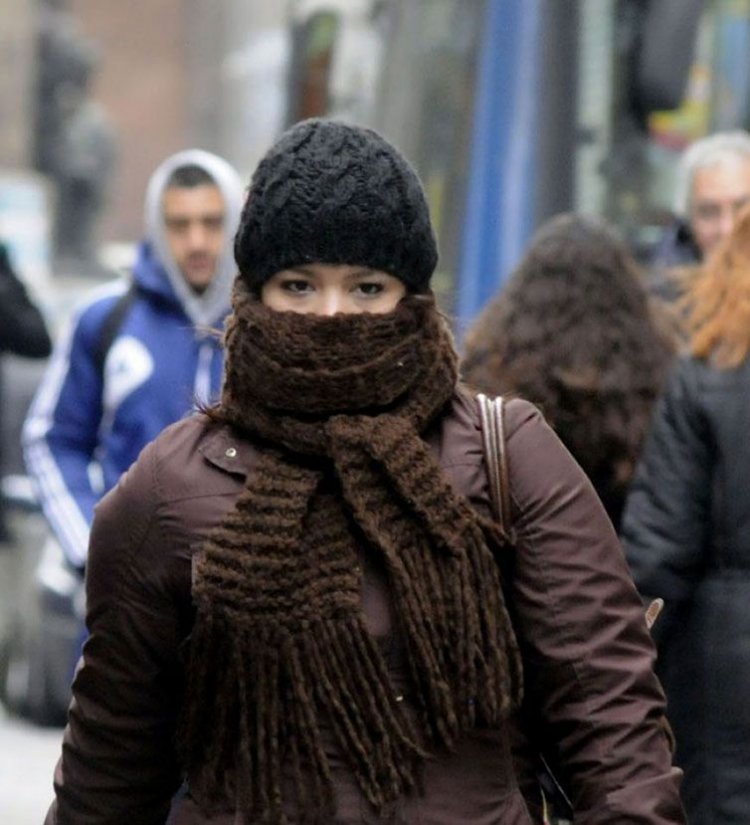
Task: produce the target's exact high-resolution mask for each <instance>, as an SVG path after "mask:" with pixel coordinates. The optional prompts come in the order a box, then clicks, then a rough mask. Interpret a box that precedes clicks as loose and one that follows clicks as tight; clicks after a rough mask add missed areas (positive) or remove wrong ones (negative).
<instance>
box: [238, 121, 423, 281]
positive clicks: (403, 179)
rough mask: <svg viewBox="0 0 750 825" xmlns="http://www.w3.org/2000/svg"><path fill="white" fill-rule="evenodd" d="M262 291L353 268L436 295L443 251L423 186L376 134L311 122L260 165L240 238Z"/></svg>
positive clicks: (249, 273)
mask: <svg viewBox="0 0 750 825" xmlns="http://www.w3.org/2000/svg"><path fill="white" fill-rule="evenodd" d="M235 258H236V261H237V265H238V266H239V269H240V273H241V274H242V276H243V277H244V278H245V279H246V281H247V283H248V284H249V285H251V286H253V287H254V288H256V289H257V288H258V287H260V286H261V285H262V284H263V283H265V282H266V281H267V280H268V279H269V278H270V277H271V276H272V275H273V274H274V273H276V272H279V271H281V270H283V269H289V268H291V267H294V266H299V265H304V264H309V263H326V264H353V265H362V266H367V267H370V268H372V269H379V270H382V271H384V272H388V273H390V274H392V275H395V276H396V277H397V278H399V279H400V280H402V281H403V282H404V283H405V284H406V285H407V286H408V287H409V288H410V289H411V290H412V291H414V292H422V291H424V290H426V289H427V287H428V283H429V280H430V276H431V275H432V273H433V271H434V269H435V266H436V264H437V246H436V243H435V236H434V233H433V231H432V225H431V223H430V216H429V211H428V208H427V203H426V200H425V196H424V191H423V189H422V185H421V183H420V181H419V178H418V177H417V174H416V172H415V171H414V169H413V168H412V167H411V166H410V165H409V163H408V162H407V161H406V159H405V158H404V157H403V156H402V155H401V154H400V153H399V152H398V151H397V150H396V149H395V148H394V147H393V146H392V145H391V144H389V143H388V142H387V141H386V140H384V139H383V138H382V137H381V136H380V135H378V134H377V133H376V132H373V131H372V130H370V129H365V128H362V127H358V126H352V125H349V124H345V123H340V122H336V121H328V120H320V119H312V120H306V121H302V122H301V123H298V124H297V125H296V126H293V127H292V128H291V129H289V130H288V131H287V132H286V133H285V134H284V135H282V136H281V138H280V139H279V140H278V141H277V142H276V143H275V144H274V146H273V147H272V148H271V150H270V151H269V152H268V153H267V154H266V155H265V157H264V158H263V160H261V162H260V164H259V165H258V167H257V169H256V171H255V174H254V175H253V179H252V181H251V184H250V191H249V193H248V197H247V201H246V202H245V207H244V209H243V212H242V216H241V219H240V228H239V231H238V232H237V236H236V238H235Z"/></svg>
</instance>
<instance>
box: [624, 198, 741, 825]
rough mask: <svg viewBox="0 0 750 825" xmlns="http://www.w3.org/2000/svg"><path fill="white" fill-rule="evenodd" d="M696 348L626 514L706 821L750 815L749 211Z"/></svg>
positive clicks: (698, 311) (693, 816) (716, 262)
mask: <svg viewBox="0 0 750 825" xmlns="http://www.w3.org/2000/svg"><path fill="white" fill-rule="evenodd" d="M683 304H684V309H685V311H686V315H685V317H686V319H687V331H688V334H689V341H690V352H689V354H687V355H686V356H685V357H683V358H681V359H680V360H679V361H678V362H677V363H676V365H675V368H674V370H673V372H672V374H671V376H670V378H669V380H668V382H667V385H666V388H665V392H664V397H663V398H662V399H661V401H660V402H659V404H658V406H657V408H656V412H655V416H654V422H653V425H652V429H651V432H650V434H649V437H648V440H647V442H646V445H645V447H644V451H643V457H642V460H641V463H640V465H639V467H638V470H637V472H636V475H635V478H634V480H633V487H632V490H631V493H630V495H629V497H628V502H627V507H626V510H625V516H624V520H623V539H624V543H625V549H626V552H627V557H628V561H629V562H630V565H631V569H632V571H633V576H634V578H635V581H636V584H637V585H638V587H639V589H640V590H641V591H642V592H643V594H644V595H648V594H658V595H659V596H662V597H663V598H664V600H665V602H666V605H665V609H664V617H663V618H662V619H660V620H659V625H657V640H658V643H659V649H660V669H661V673H662V675H663V679H664V686H665V690H666V692H667V697H668V699H669V715H670V721H671V722H672V725H673V728H674V732H675V737H676V740H677V752H676V757H675V758H676V759H677V761H678V763H679V764H680V765H681V766H682V767H683V768H684V769H685V791H684V794H685V807H686V809H687V811H688V814H689V819H690V822H691V823H694V825H703V823H711V825H724V823H730V822H732V823H734V822H744V821H746V819H747V815H748V811H750V709H749V708H748V702H747V700H746V692H747V686H748V684H750V647H749V646H748V640H750V611H749V610H748V599H749V598H750V576H749V575H748V570H749V569H750V537H749V534H748V521H749V519H750V494H748V489H749V488H748V468H750V440H749V439H748V436H747V430H748V421H749V420H750V358H749V357H748V354H749V353H750V210H745V211H744V212H743V213H742V214H741V215H740V216H739V217H738V219H737V222H736V224H735V226H734V229H733V230H732V233H731V234H730V236H729V237H728V238H727V239H725V240H724V241H723V242H722V244H721V245H720V246H719V247H718V249H717V250H716V251H715V252H714V254H713V255H712V257H711V258H709V260H708V261H707V262H706V264H705V266H704V267H703V269H702V271H701V272H700V273H699V274H698V275H697V276H696V278H695V279H694V280H693V281H692V283H691V285H690V286H689V288H688V292H687V294H686V296H685V299H684V302H683Z"/></svg>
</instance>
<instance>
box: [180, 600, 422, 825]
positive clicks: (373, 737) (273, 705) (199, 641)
mask: <svg viewBox="0 0 750 825" xmlns="http://www.w3.org/2000/svg"><path fill="white" fill-rule="evenodd" d="M197 619H198V620H197V621H196V624H195V630H194V632H193V635H192V637H191V642H190V650H191V663H190V674H191V679H190V683H189V684H188V690H189V691H191V690H195V691H196V693H195V696H196V698H198V697H200V702H199V703H196V702H191V703H190V704H188V705H186V713H185V715H184V716H183V718H182V720H181V724H180V730H181V738H180V741H179V747H180V749H181V751H182V752H183V753H186V754H190V755H191V759H192V761H191V763H189V764H188V765H187V766H186V767H187V769H188V772H189V773H190V776H191V783H190V788H191V793H192V795H193V796H194V798H195V799H196V801H197V802H198V804H199V805H200V806H201V807H202V808H204V809H205V810H206V811H207V812H210V813H218V812H220V811H221V809H222V806H223V807H226V804H227V800H236V801H237V803H238V807H239V808H240V809H241V810H242V812H243V814H244V816H245V817H246V819H247V821H248V822H258V823H268V824H269V825H271V823H273V825H277V824H280V823H286V822H287V818H286V815H285V812H284V805H283V800H284V797H285V792H286V794H289V795H290V796H291V800H292V804H293V807H294V808H295V809H296V810H297V811H298V812H304V815H305V819H306V821H309V822H326V821H329V820H330V818H332V817H333V814H334V809H335V802H334V792H333V782H332V778H331V774H330V770H329V767H328V760H327V758H326V754H325V747H324V741H325V739H324V735H323V730H322V728H321V720H325V724H326V725H327V727H328V729H329V730H330V732H331V734H332V736H333V738H334V739H335V741H336V744H337V746H338V747H339V748H340V750H341V753H342V754H343V755H344V758H345V759H346V760H347V762H348V763H349V766H350V769H351V770H352V772H353V773H354V775H355V777H356V779H357V782H358V784H359V786H360V788H361V790H362V792H363V793H364V795H365V797H366V798H367V800H368V802H369V803H370V804H371V805H372V806H373V807H374V808H375V810H376V811H380V810H382V808H383V807H384V806H385V805H386V804H387V803H389V802H391V801H393V800H395V799H397V798H398V797H400V796H402V795H403V794H405V793H408V792H409V791H410V790H412V789H413V788H415V787H416V786H417V783H418V769H419V765H420V764H421V762H422V761H423V760H424V759H425V758H426V757H427V755H428V754H427V752H426V751H425V749H424V748H422V747H420V745H419V744H417V735H416V733H415V730H414V726H413V723H412V722H411V721H410V719H409V718H408V716H407V715H406V714H405V713H404V710H403V705H402V704H401V703H400V699H401V697H397V696H396V695H395V694H394V693H393V690H392V688H391V685H390V682H389V680H388V676H387V673H386V672H385V670H384V668H383V665H382V659H381V657H380V654H379V653H378V651H377V649H376V647H375V643H374V642H373V641H372V640H371V639H370V637H369V636H368V634H367V632H366V630H365V629H364V627H363V626H362V623H361V621H359V620H357V619H354V620H352V621H345V622H342V621H341V620H340V619H336V620H323V621H320V622H316V623H314V624H312V625H311V626H310V627H309V628H308V631H309V632H305V633H304V634H300V635H298V636H296V637H293V636H292V635H291V634H290V633H289V632H288V631H286V630H284V629H283V628H269V627H267V626H266V624H265V623H263V624H260V625H258V624H253V625H249V626H247V627H244V628H242V630H241V632H237V629H236V627H235V628H234V632H230V627H231V625H232V624H234V623H236V619H228V618H227V617H222V618H218V617H217V614H216V611H215V610H212V611H205V612H204V611H201V612H200V614H199V616H198V617H197ZM209 651H210V653H211V658H210V659H209V657H208V656H207V654H208V653H209ZM209 660H211V661H212V662H213V663H214V664H217V665H218V664H221V665H222V666H221V668H220V669H213V672H209V673H206V672H202V671H201V665H202V663H205V662H207V661H209ZM193 682H194V683H193ZM316 711H317V712H316ZM209 720H213V722H214V723H211V722H209ZM283 766H289V767H288V770H287V771H284V770H283Z"/></svg>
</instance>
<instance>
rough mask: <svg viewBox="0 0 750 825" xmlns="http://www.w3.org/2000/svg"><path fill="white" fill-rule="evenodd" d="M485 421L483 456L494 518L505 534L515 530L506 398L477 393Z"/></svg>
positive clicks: (483, 426) (481, 414) (483, 422)
mask: <svg viewBox="0 0 750 825" xmlns="http://www.w3.org/2000/svg"><path fill="white" fill-rule="evenodd" d="M477 401H478V402H479V415H480V418H481V425H482V444H483V446H484V460H485V462H486V464H487V479H488V481H489V485H490V503H491V504H492V514H493V516H494V517H495V520H496V521H497V522H498V524H499V525H500V526H501V527H502V529H503V532H504V533H505V534H506V535H508V536H509V535H510V534H511V532H512V527H511V513H510V478H509V475H508V457H507V455H506V452H505V415H504V409H505V405H504V399H503V397H502V395H500V396H498V397H497V398H488V397H487V396H486V395H484V394H483V393H480V394H479V395H478V396H477Z"/></svg>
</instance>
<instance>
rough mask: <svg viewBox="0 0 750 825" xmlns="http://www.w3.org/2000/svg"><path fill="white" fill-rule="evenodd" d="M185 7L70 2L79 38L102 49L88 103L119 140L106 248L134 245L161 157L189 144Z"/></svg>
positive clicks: (135, 0)
mask: <svg viewBox="0 0 750 825" xmlns="http://www.w3.org/2000/svg"><path fill="white" fill-rule="evenodd" d="M0 2H7V0H0ZM189 5H190V4H189V0H127V2H118V1H117V0H104V1H103V0H71V3H70V10H71V12H72V13H73V14H74V15H75V17H76V20H77V23H78V26H79V27H80V29H81V31H82V32H83V33H84V34H86V35H88V36H89V37H91V38H92V39H94V40H95V41H96V43H97V45H98V46H99V48H100V52H101V57H102V60H101V65H100V68H99V71H98V74H97V76H96V80H95V85H94V97H95V98H96V99H97V100H98V101H99V102H100V103H101V104H102V106H103V107H104V108H105V109H106V111H107V113H108V115H109V117H110V118H111V120H112V121H113V123H114V127H115V130H116V132H117V139H118V163H117V170H116V174H115V180H114V185H113V187H112V191H111V194H110V201H109V205H108V207H107V210H106V213H105V215H104V218H103V222H102V227H101V233H100V237H101V239H102V241H104V242H107V241H135V240H138V239H139V238H140V236H141V234H142V226H143V224H142V214H143V198H144V194H145V188H146V184H147V182H148V178H149V176H150V174H151V172H152V171H153V170H154V168H155V167H156V166H157V165H158V164H159V163H160V162H161V161H162V160H163V159H164V158H165V157H166V156H167V155H169V154H171V153H172V152H175V151H178V150H179V149H183V148H185V146H186V144H187V141H188V138H189V125H188V116H189V115H188V95H189V92H190V90H189V88H188V86H189V80H188V55H187V51H188V49H187V47H186V44H187V40H188V38H187V27H188V21H187V14H188V11H189Z"/></svg>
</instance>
